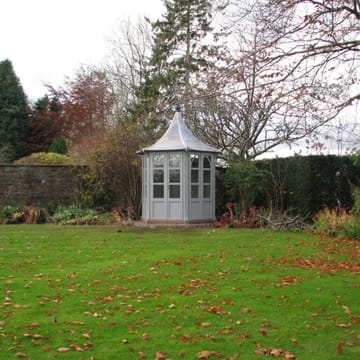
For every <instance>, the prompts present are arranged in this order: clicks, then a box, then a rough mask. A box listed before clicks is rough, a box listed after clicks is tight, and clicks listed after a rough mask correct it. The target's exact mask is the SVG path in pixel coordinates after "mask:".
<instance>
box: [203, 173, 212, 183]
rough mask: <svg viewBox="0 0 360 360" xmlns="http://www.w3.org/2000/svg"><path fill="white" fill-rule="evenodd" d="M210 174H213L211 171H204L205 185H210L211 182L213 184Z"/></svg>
mask: <svg viewBox="0 0 360 360" xmlns="http://www.w3.org/2000/svg"><path fill="white" fill-rule="evenodd" d="M210 174H211V172H210V171H209V170H204V172H203V176H204V179H203V181H204V183H206V184H210V182H211V176H210Z"/></svg>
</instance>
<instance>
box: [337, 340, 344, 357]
mask: <svg viewBox="0 0 360 360" xmlns="http://www.w3.org/2000/svg"><path fill="white" fill-rule="evenodd" d="M337 352H338V353H339V354H342V352H343V343H342V342H341V341H340V342H339V343H338V344H337Z"/></svg>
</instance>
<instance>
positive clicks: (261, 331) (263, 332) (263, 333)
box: [259, 328, 267, 336]
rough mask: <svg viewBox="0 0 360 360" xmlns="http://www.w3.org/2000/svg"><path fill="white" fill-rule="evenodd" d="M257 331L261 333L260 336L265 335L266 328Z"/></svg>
mask: <svg viewBox="0 0 360 360" xmlns="http://www.w3.org/2000/svg"><path fill="white" fill-rule="evenodd" d="M259 333H260V334H261V335H262V336H267V330H266V329H262V328H261V329H259Z"/></svg>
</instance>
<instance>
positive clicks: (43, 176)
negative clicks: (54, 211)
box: [0, 164, 77, 205]
mask: <svg viewBox="0 0 360 360" xmlns="http://www.w3.org/2000/svg"><path fill="white" fill-rule="evenodd" d="M76 193H77V177H76V174H75V171H74V167H71V166H59V165H56V166H55V165H1V164H0V205H49V204H54V205H55V204H64V205H70V204H73V203H74V202H75V199H76Z"/></svg>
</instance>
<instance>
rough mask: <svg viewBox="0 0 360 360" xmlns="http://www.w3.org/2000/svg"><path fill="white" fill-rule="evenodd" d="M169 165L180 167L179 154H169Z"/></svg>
mask: <svg viewBox="0 0 360 360" xmlns="http://www.w3.org/2000/svg"><path fill="white" fill-rule="evenodd" d="M169 167H171V168H180V154H170V155H169Z"/></svg>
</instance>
